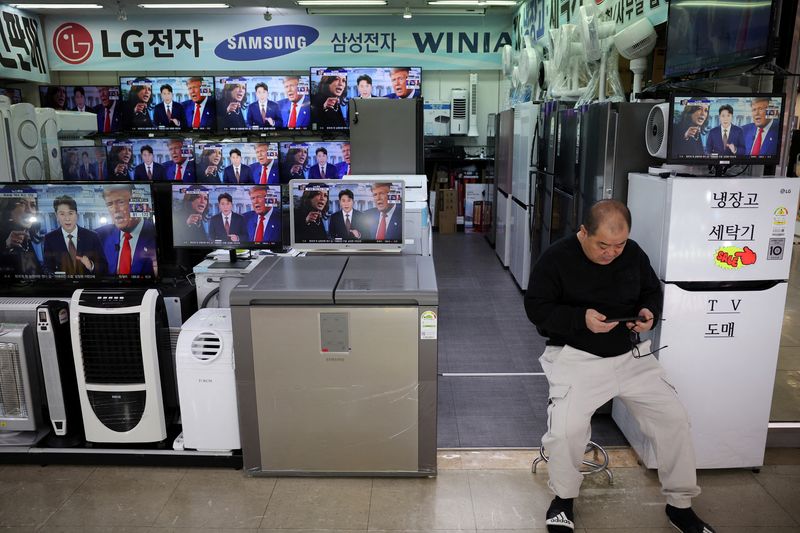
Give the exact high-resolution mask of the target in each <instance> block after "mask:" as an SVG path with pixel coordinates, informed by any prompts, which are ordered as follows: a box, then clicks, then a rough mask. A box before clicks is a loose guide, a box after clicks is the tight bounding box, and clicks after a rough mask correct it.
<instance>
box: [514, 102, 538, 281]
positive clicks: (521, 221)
mask: <svg viewBox="0 0 800 533" xmlns="http://www.w3.org/2000/svg"><path fill="white" fill-rule="evenodd" d="M540 105H541V104H540V103H538V102H536V103H532V102H525V103H523V104H519V105H517V106H516V107H515V108H514V110H515V113H514V153H513V156H514V157H513V160H514V163H513V176H512V180H511V200H512V201H511V245H510V247H511V263H510V266H509V270H511V275H512V276H513V277H514V281H516V282H517V285H519V287H520V288H521V289H522V290H525V289H527V288H528V278H529V276H530V268H531V224H532V216H533V212H534V209H533V207H534V200H535V198H534V188H533V187H532V186H531V185H532V184H531V173H530V167H531V165H532V164H533V161H535V159H536V157H537V156H538V153H537V151H538V147H537V142H536V140H537V135H538V132H537V125H538V123H539V108H540ZM540 218H541V217H540Z"/></svg>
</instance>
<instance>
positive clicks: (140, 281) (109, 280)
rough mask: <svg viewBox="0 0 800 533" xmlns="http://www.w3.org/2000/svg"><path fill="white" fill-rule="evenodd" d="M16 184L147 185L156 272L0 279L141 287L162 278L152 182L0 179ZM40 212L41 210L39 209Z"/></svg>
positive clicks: (0, 278)
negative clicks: (154, 242)
mask: <svg viewBox="0 0 800 533" xmlns="http://www.w3.org/2000/svg"><path fill="white" fill-rule="evenodd" d="M7 185H12V186H18V187H29V186H39V185H94V186H97V185H101V186H106V185H139V186H143V187H147V188H149V189H150V205H151V207H153V210H152V213H153V216H152V217H151V218H152V219H153V225H154V226H155V228H156V250H155V253H156V262H155V263H156V272H155V274H154V275H153V277H136V278H128V277H126V278H121V277H119V275H114V276H104V277H95V278H73V277H66V276H52V277H41V278H36V279H21V278H18V277H6V276H4V275H2V274H0V281H2V282H7V283H12V284H16V285H18V286H19V285H27V284H32V283H39V282H43V283H45V284H46V285H47V286H51V287H56V286H59V285H61V286H62V287H64V286H68V287H75V286H77V287H76V288H98V287H111V286H120V285H122V286H129V287H131V286H132V287H143V286H147V287H150V286H153V285H155V284H157V283H158V282H160V281H161V279H162V276H161V274H162V270H161V269H162V267H161V266H159V265H160V259H161V256H162V255H164V254H163V253H162V252H161V250H160V248H159V246H158V245H159V236H158V235H159V231H158V228H159V225H158V224H157V223H156V218H157V216H158V213H157V212H156V209H155V191H154V190H153V186H152V182H149V181H140V182H134V181H119V180H114V181H91V180H90V181H87V180H79V181H78V180H69V181H64V180H42V181H12V182H8V181H0V189H1V188H3V187H5V186H7ZM40 212H41V211H40Z"/></svg>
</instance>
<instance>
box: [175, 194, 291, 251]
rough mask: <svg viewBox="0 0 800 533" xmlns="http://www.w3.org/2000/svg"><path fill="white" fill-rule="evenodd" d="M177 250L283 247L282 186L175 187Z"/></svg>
mask: <svg viewBox="0 0 800 533" xmlns="http://www.w3.org/2000/svg"><path fill="white" fill-rule="evenodd" d="M172 241H173V242H172V243H173V246H175V247H176V248H228V249H232V248H236V249H238V248H244V249H257V248H276V247H280V245H281V186H280V185H254V184H250V185H244V184H216V185H214V184H210V183H209V184H206V183H203V184H201V183H195V184H191V185H179V184H175V183H173V184H172Z"/></svg>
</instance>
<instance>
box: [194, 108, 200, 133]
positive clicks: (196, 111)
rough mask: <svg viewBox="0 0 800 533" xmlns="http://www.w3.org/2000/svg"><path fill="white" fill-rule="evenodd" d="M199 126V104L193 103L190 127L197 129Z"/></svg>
mask: <svg viewBox="0 0 800 533" xmlns="http://www.w3.org/2000/svg"><path fill="white" fill-rule="evenodd" d="M199 127H200V104H194V118H193V119H192V128H194V129H197V128H199Z"/></svg>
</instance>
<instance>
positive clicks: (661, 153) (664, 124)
mask: <svg viewBox="0 0 800 533" xmlns="http://www.w3.org/2000/svg"><path fill="white" fill-rule="evenodd" d="M668 135H669V104H658V105H655V106H653V109H651V110H650V113H649V114H648V115H647V125H646V126H645V130H644V140H645V143H646V144H647V152H648V153H649V154H650V155H651V156H653V157H658V158H660V159H666V158H667V139H668V137H667V136H668Z"/></svg>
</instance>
